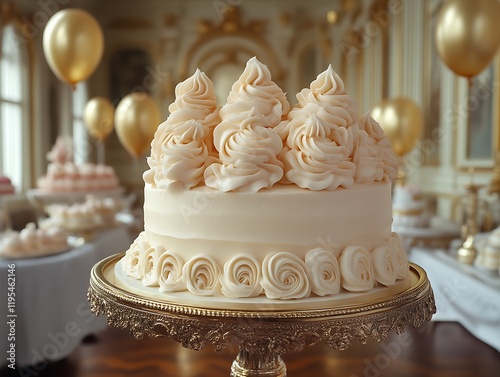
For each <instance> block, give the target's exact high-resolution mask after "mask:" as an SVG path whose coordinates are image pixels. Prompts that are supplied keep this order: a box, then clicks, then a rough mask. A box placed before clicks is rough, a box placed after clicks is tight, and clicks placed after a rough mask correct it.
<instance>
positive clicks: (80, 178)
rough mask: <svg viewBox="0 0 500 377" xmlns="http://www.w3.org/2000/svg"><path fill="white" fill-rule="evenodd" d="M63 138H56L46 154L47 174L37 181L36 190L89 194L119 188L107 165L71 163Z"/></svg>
mask: <svg viewBox="0 0 500 377" xmlns="http://www.w3.org/2000/svg"><path fill="white" fill-rule="evenodd" d="M66 144H67V143H66V141H65V140H64V138H61V137H60V138H58V139H57V140H56V143H55V144H54V146H53V148H52V150H51V151H50V152H49V153H48V154H47V159H48V160H49V165H48V167H47V173H46V174H45V175H44V176H43V177H40V178H39V180H38V188H40V189H41V190H44V191H48V192H90V191H104V190H116V189H118V188H119V182H118V178H117V176H116V174H115V171H114V169H113V168H112V167H111V166H108V165H102V164H94V163H90V162H89V163H84V164H80V165H77V164H75V163H74V162H73V161H72V157H71V155H70V152H69V147H68V146H67V145H66Z"/></svg>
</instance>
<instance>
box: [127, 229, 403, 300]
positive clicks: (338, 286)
mask: <svg viewBox="0 0 500 377" xmlns="http://www.w3.org/2000/svg"><path fill="white" fill-rule="evenodd" d="M121 266H122V271H123V273H124V274H125V275H126V276H129V277H131V278H133V279H136V280H142V283H143V285H145V286H147V287H154V288H156V289H157V290H158V292H159V293H172V292H182V291H188V292H189V293H191V294H193V295H195V296H224V297H227V298H230V299H240V298H249V297H259V296H266V297H267V298H269V299H272V300H292V299H303V298H307V297H316V296H321V297H323V296H336V295H339V294H341V293H343V292H350V293H360V292H368V291H370V290H371V289H372V288H374V287H376V286H385V287H390V286H393V285H395V284H397V282H398V281H401V280H404V279H406V278H407V277H408V273H409V263H408V259H407V256H406V251H405V250H404V248H403V246H402V244H401V241H400V239H399V236H398V235H397V234H396V233H392V234H391V237H390V238H389V239H388V240H387V241H386V242H384V244H383V245H380V246H378V247H376V248H374V249H373V250H366V249H364V248H363V247H360V246H355V245H349V246H345V247H343V248H342V249H341V251H340V253H339V252H338V250H335V251H334V250H331V249H327V248H323V247H319V248H313V249H311V250H309V251H304V257H303V258H301V257H299V256H297V255H296V254H293V253H290V252H287V251H279V252H271V253H269V254H267V255H266V256H265V258H264V259H263V260H261V261H259V260H257V258H256V257H255V256H253V255H251V254H248V253H242V254H236V255H234V256H233V257H232V258H230V259H229V260H227V261H226V262H224V263H221V262H220V261H218V260H216V259H215V258H214V257H212V256H208V255H203V254H200V255H196V256H194V257H192V258H190V259H189V260H186V261H184V260H183V258H182V257H181V256H180V254H179V253H177V252H175V251H173V250H168V249H165V248H164V247H162V246H159V245H151V244H150V243H149V242H147V240H146V237H145V235H144V232H142V233H141V234H140V235H139V236H138V237H137V239H136V240H135V241H134V242H133V244H132V245H131V247H130V248H129V250H127V252H126V254H125V256H124V258H123V259H122V261H121Z"/></svg>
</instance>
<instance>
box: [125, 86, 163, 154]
mask: <svg viewBox="0 0 500 377" xmlns="http://www.w3.org/2000/svg"><path fill="white" fill-rule="evenodd" d="M159 123H160V110H159V109H158V106H157V105H156V103H155V101H154V100H153V99H152V98H151V97H150V96H149V95H147V94H145V93H131V94H129V95H127V96H125V97H123V99H122V100H121V101H120V103H119V104H118V106H117V108H116V111H115V129H116V134H117V135H118V139H120V142H121V143H122V145H123V146H124V147H125V149H126V150H127V151H128V152H129V153H130V154H132V155H133V156H135V157H138V156H140V155H141V154H143V153H144V152H145V151H146V149H147V148H148V147H149V145H150V143H151V141H152V140H153V137H154V134H155V131H156V128H157V127H158V124H159Z"/></svg>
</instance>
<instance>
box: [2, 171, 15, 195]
mask: <svg viewBox="0 0 500 377" xmlns="http://www.w3.org/2000/svg"><path fill="white" fill-rule="evenodd" d="M15 192H16V188H15V187H14V185H13V184H12V181H11V180H10V179H9V178H8V177H6V176H5V175H0V195H7V194H14V193H15Z"/></svg>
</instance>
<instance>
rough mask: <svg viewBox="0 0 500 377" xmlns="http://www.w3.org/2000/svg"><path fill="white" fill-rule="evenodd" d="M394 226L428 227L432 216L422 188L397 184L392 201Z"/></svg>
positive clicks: (396, 227) (395, 228)
mask: <svg viewBox="0 0 500 377" xmlns="http://www.w3.org/2000/svg"><path fill="white" fill-rule="evenodd" d="M392 214H393V220H394V223H393V228H394V230H396V231H397V230H398V228H408V227H411V228H415V227H416V228H427V227H429V226H430V220H431V217H430V215H429V211H428V209H427V202H426V200H425V197H424V195H423V192H422V190H421V189H420V188H419V187H417V186H414V185H396V186H395V187H394V193H393V203H392Z"/></svg>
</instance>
